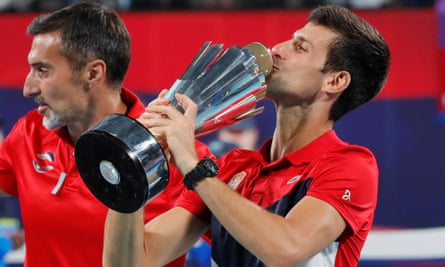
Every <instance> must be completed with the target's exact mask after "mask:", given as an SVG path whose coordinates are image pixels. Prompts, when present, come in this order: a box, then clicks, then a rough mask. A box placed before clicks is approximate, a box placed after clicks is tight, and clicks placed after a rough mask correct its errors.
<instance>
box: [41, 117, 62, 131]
mask: <svg viewBox="0 0 445 267" xmlns="http://www.w3.org/2000/svg"><path fill="white" fill-rule="evenodd" d="M42 124H43V127H45V128H46V129H48V130H57V129H59V128H62V127H63V126H65V123H63V122H62V121H60V120H53V119H48V118H47V117H43V122H42Z"/></svg>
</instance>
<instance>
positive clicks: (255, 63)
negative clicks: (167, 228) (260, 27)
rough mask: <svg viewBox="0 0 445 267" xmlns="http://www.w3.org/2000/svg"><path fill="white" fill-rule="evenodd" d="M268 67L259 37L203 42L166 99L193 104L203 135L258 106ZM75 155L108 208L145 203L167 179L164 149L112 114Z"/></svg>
mask: <svg viewBox="0 0 445 267" xmlns="http://www.w3.org/2000/svg"><path fill="white" fill-rule="evenodd" d="M271 69H272V57H271V55H270V52H269V49H267V48H266V47H265V46H264V45H262V44H261V43H258V42H254V43H250V44H248V45H246V46H244V47H239V46H232V47H230V48H228V49H224V48H223V45H222V44H212V43H211V42H206V43H204V45H203V46H202V47H201V49H200V50H199V52H198V53H197V55H196V56H195V58H194V59H193V60H192V62H191V63H190V65H189V66H188V67H187V69H186V70H185V72H184V73H183V75H182V76H181V77H180V78H179V79H178V80H176V82H175V83H174V84H173V85H172V87H171V88H170V90H169V91H168V93H167V95H166V98H167V99H168V100H169V101H170V104H171V105H172V106H174V107H175V108H176V109H178V110H179V111H181V112H183V109H182V107H181V106H180V105H178V103H177V102H176V99H175V97H174V95H175V93H181V94H185V95H187V96H189V97H190V98H191V99H192V100H193V101H194V102H195V103H196V104H197V106H198V114H197V117H196V121H195V134H196V136H202V135H205V134H208V133H211V132H213V131H216V130H218V129H220V128H222V127H225V126H228V125H231V124H233V123H236V122H238V121H241V120H244V119H247V118H249V117H251V116H254V115H256V114H259V113H261V112H262V111H263V108H264V107H262V106H260V107H259V106H258V102H259V101H260V100H262V99H263V98H264V96H265V93H266V82H265V77H266V76H267V75H268V74H269V72H270V71H271ZM75 158H76V164H77V167H78V170H79V173H80V175H81V177H82V179H83V180H84V182H85V184H86V185H87V187H88V188H89V189H90V191H91V192H92V193H93V194H94V196H95V197H96V198H97V199H99V200H100V201H101V202H102V203H103V204H105V205H106V206H107V207H109V208H111V209H113V210H116V211H119V212H123V213H130V212H134V211H136V210H138V209H139V208H141V207H143V206H144V205H145V204H147V203H148V202H149V201H150V200H151V199H153V198H154V197H155V196H157V195H158V194H160V193H161V192H162V191H163V190H164V189H165V187H166V186H167V184H168V180H169V169H168V162H167V158H166V156H165V154H164V151H163V148H162V146H161V145H160V143H159V142H158V141H157V140H156V138H155V136H154V135H153V134H152V133H151V132H150V131H149V130H148V129H147V128H145V127H144V126H143V125H141V124H140V123H139V122H137V121H136V120H134V119H131V118H129V117H127V116H125V115H119V114H113V115H109V116H107V117H105V118H104V119H103V120H102V121H100V122H99V123H98V124H96V125H95V126H93V127H92V128H91V129H89V130H88V131H86V132H85V133H84V134H82V136H81V137H80V138H79V140H78V141H77V143H76V146H75Z"/></svg>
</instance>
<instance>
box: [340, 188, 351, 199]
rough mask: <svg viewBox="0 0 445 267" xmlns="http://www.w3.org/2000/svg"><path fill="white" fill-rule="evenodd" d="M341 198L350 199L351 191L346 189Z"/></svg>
mask: <svg viewBox="0 0 445 267" xmlns="http://www.w3.org/2000/svg"><path fill="white" fill-rule="evenodd" d="M341 198H342V199H343V200H346V201H351V191H350V190H349V189H346V190H345V192H344V193H343V196H342V197H341Z"/></svg>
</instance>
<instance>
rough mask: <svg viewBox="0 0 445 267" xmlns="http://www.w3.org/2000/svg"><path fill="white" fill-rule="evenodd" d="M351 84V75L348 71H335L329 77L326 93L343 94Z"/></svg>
mask: <svg viewBox="0 0 445 267" xmlns="http://www.w3.org/2000/svg"><path fill="white" fill-rule="evenodd" d="M350 83H351V74H350V73H349V72H347V71H344V70H342V71H334V72H331V73H330V74H329V76H328V80H327V86H326V92H328V93H330V94H337V93H341V92H343V91H344V90H345V89H346V88H347V87H348V86H349V84H350Z"/></svg>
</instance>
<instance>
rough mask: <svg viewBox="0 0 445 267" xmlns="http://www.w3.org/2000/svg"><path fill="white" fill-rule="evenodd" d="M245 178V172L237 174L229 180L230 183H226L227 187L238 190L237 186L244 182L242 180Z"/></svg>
mask: <svg viewBox="0 0 445 267" xmlns="http://www.w3.org/2000/svg"><path fill="white" fill-rule="evenodd" d="M246 176H247V173H246V172H245V171H242V172H239V173H237V174H235V175H233V177H232V179H230V181H229V182H228V183H227V185H228V186H229V187H230V188H232V189H234V190H235V189H236V188H238V186H239V185H240V183H241V182H242V181H243V180H244V178H246Z"/></svg>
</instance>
